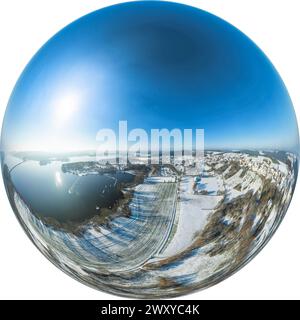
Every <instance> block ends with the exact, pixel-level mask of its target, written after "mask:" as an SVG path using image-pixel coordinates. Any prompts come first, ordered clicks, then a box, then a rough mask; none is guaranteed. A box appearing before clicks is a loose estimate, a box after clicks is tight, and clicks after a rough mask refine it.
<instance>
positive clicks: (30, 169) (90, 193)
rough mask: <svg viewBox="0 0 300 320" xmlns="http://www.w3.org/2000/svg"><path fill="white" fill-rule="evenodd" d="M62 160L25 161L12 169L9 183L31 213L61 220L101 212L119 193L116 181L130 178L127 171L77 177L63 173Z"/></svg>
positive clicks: (77, 219)
mask: <svg viewBox="0 0 300 320" xmlns="http://www.w3.org/2000/svg"><path fill="white" fill-rule="evenodd" d="M62 164H63V163H62V162H58V161H53V162H51V163H49V164H46V165H40V164H39V162H38V161H26V162H23V163H21V164H20V165H18V166H16V167H15V168H14V169H13V170H12V171H11V179H12V182H13V184H14V186H15V188H16V190H17V191H18V193H19V194H20V195H21V196H22V198H23V200H24V201H25V202H26V203H27V205H29V207H30V208H31V210H32V211H33V213H35V214H38V215H39V216H44V217H52V218H55V219H57V220H59V221H61V222H65V221H80V220H84V219H86V218H90V217H92V216H94V215H95V214H99V213H100V214H101V208H103V207H106V208H108V207H110V206H112V205H113V204H114V203H115V201H116V199H118V197H119V193H118V192H117V189H116V184H117V182H129V181H132V180H133V177H134V176H133V175H132V174H130V173H126V172H125V173H115V174H110V175H101V174H90V175H85V176H78V175H75V174H72V173H64V172H63V171H62V170H61V166H62Z"/></svg>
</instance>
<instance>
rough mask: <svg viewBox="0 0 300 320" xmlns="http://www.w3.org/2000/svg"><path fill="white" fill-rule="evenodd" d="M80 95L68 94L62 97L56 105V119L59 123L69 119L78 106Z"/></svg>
mask: <svg viewBox="0 0 300 320" xmlns="http://www.w3.org/2000/svg"><path fill="white" fill-rule="evenodd" d="M78 101H79V98H78V95H76V94H68V95H64V96H63V97H61V98H60V99H59V100H58V101H57V103H56V105H55V108H56V109H55V120H56V121H57V122H58V123H65V122H66V121H68V120H69V119H70V118H71V117H72V116H73V114H74V112H75V111H76V109H77V107H78Z"/></svg>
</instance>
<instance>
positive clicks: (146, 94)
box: [2, 1, 298, 151]
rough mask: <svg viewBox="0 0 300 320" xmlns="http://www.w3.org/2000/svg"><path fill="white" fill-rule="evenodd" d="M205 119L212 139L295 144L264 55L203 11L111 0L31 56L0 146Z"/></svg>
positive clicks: (224, 143)
mask: <svg viewBox="0 0 300 320" xmlns="http://www.w3.org/2000/svg"><path fill="white" fill-rule="evenodd" d="M119 120H127V121H128V126H129V129H132V128H143V129H145V130H150V129H151V128H168V129H173V128H180V129H184V128H187V129H188V128H192V129H196V128H203V129H204V130H205V146H206V148H207V149H210V148H233V149H235V148H251V149H253V148H254V149H255V148H259V149H261V148H265V149H282V150H293V151H295V150H298V129H297V122H296V118H295V114H294V110H293V107H292V104H291V101H290V98H289V96H288V93H287V91H286V89H285V87H284V84H283V83H282V80H281V79H280V77H279V75H278V74H277V72H276V70H275V69H274V67H273V66H272V64H271V63H270V62H269V60H268V59H267V58H266V57H265V55H264V54H263V53H262V52H261V51H260V50H259V49H258V48H257V47H256V46H255V44H254V43H253V42H252V41H250V40H249V39H248V38H247V37H246V36H244V35H243V34H242V33H241V32H240V31H238V30H237V29H235V28H234V27H232V26H231V25H229V24H228V23H226V22H224V21H223V20H221V19H219V18H217V17H215V16H213V15H210V14H208V13H206V12H204V11H201V10H198V9H195V8H192V7H188V6H184V5H179V4H174V3H173V4H172V3H167V2H158V1H153V2H151V1H146V2H132V3H128V4H122V5H118V6H112V7H108V8H106V9H102V10H99V11H97V12H95V13H92V14H90V15H87V16H85V17H83V18H81V19H79V20H77V21H75V22H74V23H72V24H70V25H69V26H67V27H66V28H64V29H63V30H62V31H60V32H59V33H58V34H56V35H55V36H54V37H53V38H52V39H50V40H49V41H48V42H47V43H46V44H45V45H44V46H43V47H42V48H41V49H40V51H39V52H38V53H37V54H36V55H35V56H34V57H33V59H32V60H31V62H30V63H29V64H28V66H27V67H26V69H25V70H24V72H23V74H22V75H21V77H20V79H19V81H18V82H17V84H16V87H15V89H14V91H13V93H12V96H11V99H10V101H9V105H8V109H7V112H6V115H5V121H4V125H3V131H2V147H4V148H5V149H12V150H15V149H18V150H47V149H48V150H67V149H81V150H82V149H90V148H93V147H94V146H95V137H96V133H97V132H98V130H100V129H102V128H112V129H116V128H117V126H118V122H119Z"/></svg>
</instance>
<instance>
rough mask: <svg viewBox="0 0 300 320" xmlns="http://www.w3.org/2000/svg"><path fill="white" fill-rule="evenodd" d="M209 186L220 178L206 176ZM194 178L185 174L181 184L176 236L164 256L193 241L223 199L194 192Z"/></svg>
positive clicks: (172, 253)
mask: <svg viewBox="0 0 300 320" xmlns="http://www.w3.org/2000/svg"><path fill="white" fill-rule="evenodd" d="M205 179H206V180H205V181H206V183H207V185H208V186H209V188H212V187H213V186H215V185H217V181H218V179H216V178H214V177H212V178H205ZM193 185H194V178H193V177H191V176H185V177H183V178H182V180H181V182H180V186H179V200H178V205H177V210H179V212H177V215H178V223H177V229H176V233H175V236H174V237H173V239H172V241H171V242H170V243H169V245H168V246H167V247H166V248H165V250H164V251H163V252H162V253H161V255H160V256H162V257H169V256H172V255H174V254H176V253H179V252H181V251H182V250H184V249H185V248H187V247H188V246H189V245H191V243H192V242H193V239H194V237H195V235H196V234H197V233H200V232H201V230H202V229H203V227H204V226H205V224H206V222H207V218H208V216H209V214H210V213H211V212H212V210H213V209H214V208H215V207H216V206H217V205H218V203H219V202H220V201H221V200H222V198H223V197H222V196H215V195H197V194H193Z"/></svg>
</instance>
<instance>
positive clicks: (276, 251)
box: [0, 0, 300, 299]
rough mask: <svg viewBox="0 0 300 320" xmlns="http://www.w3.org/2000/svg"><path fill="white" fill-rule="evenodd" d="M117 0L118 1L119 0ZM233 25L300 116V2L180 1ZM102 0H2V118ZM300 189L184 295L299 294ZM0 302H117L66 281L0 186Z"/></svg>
mask: <svg viewBox="0 0 300 320" xmlns="http://www.w3.org/2000/svg"><path fill="white" fill-rule="evenodd" d="M118 2H122V1H121V0H120V1H118ZM178 2H181V3H186V4H190V5H193V6H196V7H199V8H202V9H204V10H207V11H209V12H211V13H213V14H216V15H217V16H219V17H221V18H223V19H225V20H227V21H228V22H230V23H232V24H233V25H235V26H236V27H238V28H239V29H240V30H242V31H243V32H244V33H246V34H247V35H248V36H249V37H250V38H251V39H252V40H254V41H255V42H256V44H258V46H259V47H260V48H261V49H262V50H263V51H264V52H265V53H266V54H267V56H268V57H269V58H270V59H271V61H272V62H273V64H274V65H275V67H276V68H277V70H278V71H279V73H280V74H281V76H282V78H283V80H284V82H285V84H286V86H287V88H288V90H289V93H290V95H291V98H292V100H293V103H294V107H295V109H296V112H297V114H298V119H299V115H300V88H299V72H300V62H299V57H300V41H299V30H300V19H299V12H300V1H299V0H243V1H241V0H203V1H202V0H191V1H180V0H178ZM115 3H117V1H108V0H107V1H103V0H98V1H97V0H42V1H41V0H26V1H24V0H1V1H0V40H1V42H0V118H1V119H2V118H3V114H4V111H5V107H6V104H7V101H8V99H9V95H10V93H11V91H12V89H13V86H14V84H15V82H16V80H17V79H18V76H19V75H20V73H21V71H22V70H23V68H24V67H25V65H26V64H27V62H28V61H29V60H30V58H31V57H32V56H33V54H34V53H35V52H36V51H37V50H38V49H39V48H40V47H41V46H42V45H43V44H44V43H45V42H46V41H47V40H48V39H49V38H50V37H51V36H52V35H53V34H54V33H56V32H57V31H59V30H60V29H61V28H63V27H64V26H66V25H67V24H69V23H70V22H72V21H73V20H75V19H77V18H79V17H80V16H82V15H84V14H87V13H89V12H91V11H93V10H96V9H99V8H101V7H104V6H107V5H111V4H115ZM299 196H300V187H299V185H298V187H297V188H296V192H295V194H294V198H293V200H292V203H291V206H290V208H289V210H288V213H287V215H286V217H285V219H284V221H283V222H282V224H281V226H280V227H279V229H278V231H277V233H276V234H275V235H274V237H273V238H272V240H271V241H270V243H269V244H268V245H267V246H266V247H265V248H264V249H263V251H262V252H261V253H260V254H259V255H258V256H257V257H256V258H255V259H254V260H253V261H251V262H250V264H248V265H247V266H246V267H244V268H243V269H242V270H240V271H239V272H238V273H236V274H235V275H233V276H231V277H230V278H229V279H227V280H225V281H223V282H221V283H219V284H218V285H216V286H214V287H211V288H209V289H206V290H204V291H200V292H197V293H194V294H192V295H188V296H185V297H183V298H184V299H185V298H187V299H299V298H300V289H299V287H300V250H299V242H300V231H299V227H300V215H299V211H298V210H297V209H298V208H299V205H300V198H299ZM0 254H1V256H0V299H117V297H114V296H111V295H108V294H105V293H102V292H99V291H96V290H93V289H91V288H89V287H86V286H84V285H82V284H81V283H79V282H77V281H75V280H73V279H71V278H70V277H68V276H67V275H65V274H64V273H63V272H61V271H60V270H58V269H57V268H56V267H54V266H53V265H52V264H51V263H50V262H49V261H48V260H47V259H46V258H44V256H43V255H42V254H41V253H40V252H38V250H37V249H36V248H35V247H34V246H33V245H32V243H31V242H30V240H29V239H28V238H27V236H26V235H25V233H24V232H23V230H22V229H21V227H20V226H19V224H18V222H17V220H16V218H15V217H14V214H13V212H12V210H11V208H10V205H9V203H8V200H7V198H6V194H5V191H4V187H3V183H2V181H1V183H0Z"/></svg>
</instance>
